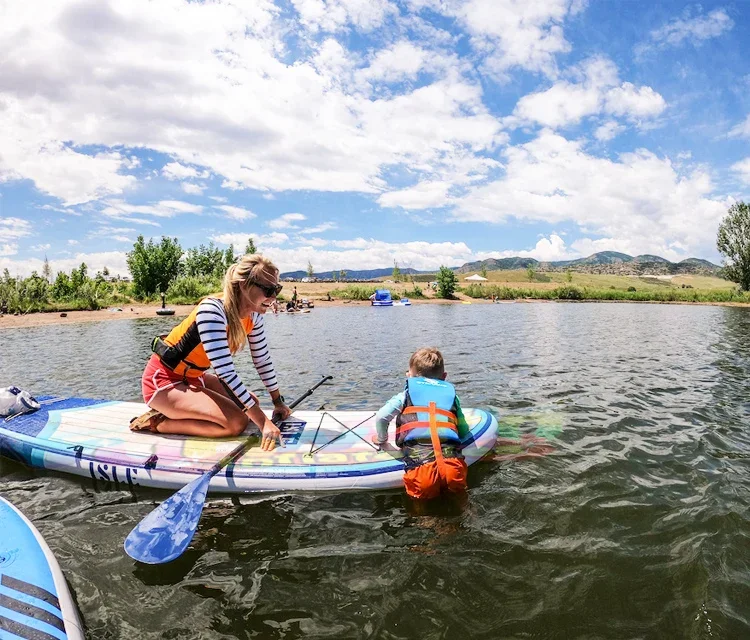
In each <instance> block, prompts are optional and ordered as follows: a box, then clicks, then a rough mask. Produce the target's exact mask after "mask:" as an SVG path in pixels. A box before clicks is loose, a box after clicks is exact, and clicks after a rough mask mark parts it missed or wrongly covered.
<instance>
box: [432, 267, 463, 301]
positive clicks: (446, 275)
mask: <svg viewBox="0 0 750 640" xmlns="http://www.w3.org/2000/svg"><path fill="white" fill-rule="evenodd" d="M437 283H438V296H440V297H441V298H452V297H453V294H454V293H455V291H456V287H457V286H458V278H457V277H456V274H455V273H453V271H451V270H450V269H449V268H448V267H443V266H441V267H440V271H438V274H437Z"/></svg>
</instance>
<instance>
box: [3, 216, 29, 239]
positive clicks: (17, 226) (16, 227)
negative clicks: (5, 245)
mask: <svg viewBox="0 0 750 640" xmlns="http://www.w3.org/2000/svg"><path fill="white" fill-rule="evenodd" d="M30 235H31V223H30V222H29V221H28V220H24V219H22V218H0V242H8V241H10V240H18V239H19V238H24V237H26V236H30Z"/></svg>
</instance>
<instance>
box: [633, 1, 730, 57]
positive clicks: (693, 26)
mask: <svg viewBox="0 0 750 640" xmlns="http://www.w3.org/2000/svg"><path fill="white" fill-rule="evenodd" d="M733 27H734V21H733V20H732V19H731V18H730V17H729V15H727V12H726V11H725V10H724V9H714V10H713V11H712V12H711V13H709V14H708V15H698V16H695V17H690V16H689V15H687V16H686V17H684V18H675V19H674V20H672V21H671V22H669V23H667V24H666V25H664V26H663V27H661V28H659V29H655V30H654V31H652V32H651V34H650V42H649V43H647V44H641V45H638V46H637V47H636V54H637V55H643V54H644V53H647V52H648V51H649V50H652V49H663V48H666V47H679V46H681V45H682V44H684V43H686V42H688V43H690V44H693V45H700V44H702V43H703V41H705V40H709V39H711V38H716V37H718V36H720V35H722V34H724V33H726V32H727V31H730V30H731V29H732V28H733Z"/></svg>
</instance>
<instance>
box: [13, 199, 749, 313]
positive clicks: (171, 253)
mask: <svg viewBox="0 0 750 640" xmlns="http://www.w3.org/2000/svg"><path fill="white" fill-rule="evenodd" d="M716 246H717V249H718V250H719V252H720V253H721V255H722V256H723V257H724V266H723V276H724V277H725V278H726V279H727V280H730V281H732V282H735V283H737V284H738V285H739V290H740V291H742V292H746V291H750V205H748V204H747V203H745V202H742V201H739V202H736V203H734V204H733V205H732V206H730V207H729V210H728V211H727V215H726V216H725V217H724V218H723V220H722V221H721V223H720V225H719V229H718V233H717V238H716ZM256 251H257V250H256V247H255V243H254V242H253V239H252V238H250V239H249V240H248V243H247V245H246V246H245V251H244V253H245V254H250V253H256ZM238 257H239V256H236V255H235V253H234V247H233V246H232V245H230V246H229V247H228V248H227V249H220V248H219V247H217V246H215V245H214V244H213V242H209V243H208V245H203V244H201V245H200V246H198V247H193V248H190V249H188V250H187V251H184V250H183V249H182V247H181V246H180V243H179V241H178V240H177V238H168V237H166V236H163V237H162V238H161V240H160V241H158V242H155V241H154V240H153V239H150V240H149V241H148V242H146V241H145V239H144V237H143V236H142V235H140V236H138V239H137V240H136V242H135V244H134V245H133V249H132V250H131V251H129V252H128V254H127V264H128V269H129V270H130V274H131V278H132V282H130V283H127V282H123V281H119V280H114V281H113V280H112V279H111V278H110V277H109V271H108V269H107V268H106V267H104V268H103V269H102V271H100V272H97V273H96V274H94V276H93V277H92V276H90V275H89V272H88V267H87V265H86V264H85V263H81V265H80V266H79V267H78V268H76V269H73V270H72V271H71V272H70V274H68V273H65V272H63V271H59V272H58V273H57V275H56V276H55V278H54V279H53V278H52V273H51V269H50V266H49V262H48V260H47V259H46V258H45V261H44V266H43V268H42V273H41V275H40V274H39V273H37V272H36V271H34V272H32V274H31V276H29V277H28V278H21V277H19V276H15V277H14V276H11V274H10V272H9V271H8V269H5V270H4V271H3V275H2V278H0V313H29V312H32V311H53V310H64V309H65V310H69V309H101V308H102V307H104V306H107V305H111V304H118V303H120V304H124V303H127V302H129V301H130V300H132V299H133V298H135V299H137V300H141V301H150V300H154V299H156V298H157V297H158V296H159V295H160V294H161V293H164V294H166V295H167V297H168V298H169V300H170V301H171V302H175V303H180V302H184V303H188V304H190V303H193V302H195V301H196V300H198V299H200V298H201V297H203V296H205V295H208V294H209V293H213V292H216V291H219V290H220V289H221V286H222V278H223V276H224V273H225V272H226V270H227V269H228V268H229V266H230V265H231V264H232V263H234V262H235V261H236V260H237V259H238ZM307 273H308V275H310V276H312V273H313V266H312V264H311V263H310V262H308V264H307ZM485 273H486V272H485V271H484V270H483V275H484V274H485ZM345 274H346V272H345V271H341V272H339V273H338V274H337V275H338V276H339V278H340V279H344V278H345ZM393 276H394V279H396V280H400V279H401V278H402V273H401V270H400V268H399V266H398V263H395V262H394V269H393ZM531 278H532V276H530V279H531ZM436 280H437V283H438V291H437V294H438V296H440V297H443V298H451V297H452V296H453V294H454V293H455V291H456V290H457V288H458V279H457V277H456V274H455V273H454V272H453V271H452V270H451V269H449V268H447V267H443V266H441V267H440V270H439V271H438V273H437V275H436ZM569 280H570V279H569Z"/></svg>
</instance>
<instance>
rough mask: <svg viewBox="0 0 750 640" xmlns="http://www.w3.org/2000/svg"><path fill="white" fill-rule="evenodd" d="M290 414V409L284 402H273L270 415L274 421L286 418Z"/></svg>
mask: <svg viewBox="0 0 750 640" xmlns="http://www.w3.org/2000/svg"><path fill="white" fill-rule="evenodd" d="M290 415H292V410H291V409H290V408H289V407H287V406H286V404H284V403H283V402H282V403H280V404H276V403H274V405H273V416H272V419H273V421H274V422H281V421H282V420H286V419H287V418H288V417H289V416H290Z"/></svg>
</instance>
